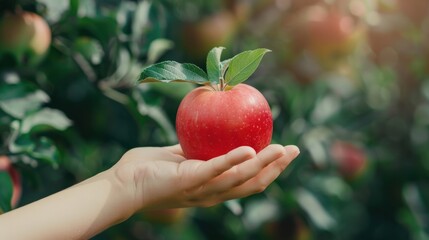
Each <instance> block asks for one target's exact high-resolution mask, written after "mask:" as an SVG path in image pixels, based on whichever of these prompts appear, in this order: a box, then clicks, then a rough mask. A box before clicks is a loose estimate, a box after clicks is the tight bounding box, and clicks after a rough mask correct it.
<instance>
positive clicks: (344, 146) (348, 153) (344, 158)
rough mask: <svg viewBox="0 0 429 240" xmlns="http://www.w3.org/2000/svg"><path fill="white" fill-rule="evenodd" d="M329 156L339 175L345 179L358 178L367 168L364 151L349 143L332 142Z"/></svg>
mask: <svg viewBox="0 0 429 240" xmlns="http://www.w3.org/2000/svg"><path fill="white" fill-rule="evenodd" d="M331 156H332V159H333V160H334V162H335V164H336V165H337V167H338V170H339V172H340V174H341V175H342V176H343V177H345V178H346V179H350V180H352V179H356V178H358V177H359V176H361V175H362V173H363V172H364V170H365V169H366V168H367V157H366V154H365V151H364V150H363V149H362V148H360V147H358V146H357V145H355V144H353V143H351V142H345V141H336V142H334V143H333V144H332V146H331Z"/></svg>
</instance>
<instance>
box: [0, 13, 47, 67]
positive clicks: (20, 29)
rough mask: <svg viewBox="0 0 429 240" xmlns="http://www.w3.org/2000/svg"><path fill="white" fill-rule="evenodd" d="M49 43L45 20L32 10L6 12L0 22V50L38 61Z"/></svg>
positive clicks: (20, 58) (20, 57)
mask: <svg viewBox="0 0 429 240" xmlns="http://www.w3.org/2000/svg"><path fill="white" fill-rule="evenodd" d="M50 44H51V30H50V28H49V25H48V24H47V23H46V21H45V20H44V19H43V18H42V17H40V16H39V15H37V14H36V13H32V12H16V13H6V14H5V15H4V16H3V18H2V19H1V22H0V51H1V52H6V53H10V54H13V55H14V56H15V57H17V58H18V59H19V60H22V58H24V57H26V58H27V61H29V62H33V61H38V60H39V59H40V57H42V56H43V55H44V54H45V53H46V51H47V50H48V48H49V46H50Z"/></svg>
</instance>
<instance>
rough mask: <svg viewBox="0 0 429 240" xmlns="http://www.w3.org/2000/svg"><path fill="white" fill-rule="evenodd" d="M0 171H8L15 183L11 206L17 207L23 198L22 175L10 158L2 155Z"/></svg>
mask: <svg viewBox="0 0 429 240" xmlns="http://www.w3.org/2000/svg"><path fill="white" fill-rule="evenodd" d="M0 171H6V172H7V173H8V174H9V176H10V178H11V180H12V184H13V190H12V199H11V201H10V202H11V206H12V207H16V205H17V204H18V201H19V199H20V198H21V192H22V187H21V176H20V174H19V172H18V171H16V169H15V168H14V167H13V165H12V164H11V162H10V159H9V158H8V157H7V156H0Z"/></svg>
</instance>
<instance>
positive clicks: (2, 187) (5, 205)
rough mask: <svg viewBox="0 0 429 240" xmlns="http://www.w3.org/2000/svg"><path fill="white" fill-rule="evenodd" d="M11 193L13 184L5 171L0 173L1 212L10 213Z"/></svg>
mask: <svg viewBox="0 0 429 240" xmlns="http://www.w3.org/2000/svg"><path fill="white" fill-rule="evenodd" d="M12 193H13V183H12V179H11V178H10V175H9V173H8V172H6V171H0V209H1V210H2V211H3V212H7V211H10V210H11V208H12V206H11V199H12Z"/></svg>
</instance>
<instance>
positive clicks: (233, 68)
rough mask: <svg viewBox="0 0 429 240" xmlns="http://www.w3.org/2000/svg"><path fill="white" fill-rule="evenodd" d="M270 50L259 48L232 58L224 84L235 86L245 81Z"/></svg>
mask: <svg viewBox="0 0 429 240" xmlns="http://www.w3.org/2000/svg"><path fill="white" fill-rule="evenodd" d="M270 51H271V50H269V49H265V48H259V49H255V50H251V51H245V52H242V53H240V54H238V55H236V56H235V57H233V58H232V60H231V62H230V63H229V67H228V71H227V72H226V76H225V83H226V84H227V85H229V86H235V85H237V84H239V83H241V82H244V81H246V80H247V79H248V78H249V77H250V76H251V75H252V74H253V73H254V72H255V70H256V69H257V68H258V66H259V63H260V62H261V60H262V57H263V56H264V55H265V53H267V52H270Z"/></svg>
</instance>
